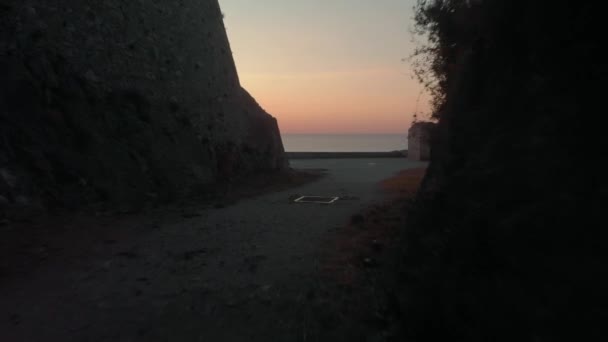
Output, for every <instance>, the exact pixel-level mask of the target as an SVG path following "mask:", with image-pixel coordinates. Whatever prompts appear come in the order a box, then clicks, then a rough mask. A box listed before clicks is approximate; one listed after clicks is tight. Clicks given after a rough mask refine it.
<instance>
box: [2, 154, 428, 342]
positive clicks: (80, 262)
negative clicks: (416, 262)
mask: <svg viewBox="0 0 608 342" xmlns="http://www.w3.org/2000/svg"><path fill="white" fill-rule="evenodd" d="M291 165H292V167H293V168H295V169H326V170H327V171H326V173H327V175H326V176H325V177H323V178H321V179H320V180H318V181H315V182H313V183H309V184H306V185H303V186H300V187H297V188H292V189H289V190H284V191H279V192H274V193H270V194H266V195H261V196H259V197H254V198H249V199H244V200H241V201H239V202H237V203H236V204H233V205H229V206H226V207H223V208H222V207H219V208H210V207H209V206H201V207H198V206H197V205H196V204H194V205H191V206H189V207H188V208H187V209H186V210H185V211H184V209H183V208H182V209H180V211H179V212H176V213H173V214H171V213H167V212H166V210H160V209H159V210H152V211H149V212H147V213H145V214H138V215H131V216H126V217H123V218H120V219H117V218H112V217H110V218H99V219H97V220H96V222H95V223H94V225H95V226H96V227H104V226H105V227H106V229H105V230H104V234H98V235H94V236H95V239H89V240H92V241H89V242H88V243H86V244H83V245H78V246H70V244H69V243H70V241H72V240H71V239H73V241H82V239H79V238H74V237H73V236H71V235H73V234H74V233H73V232H74V229H73V228H74V227H78V226H79V225H85V226H82V230H80V233H79V234H82V235H84V236H86V235H87V227H86V225H89V224H92V223H90V221H86V220H79V219H77V218H74V219H73V220H67V221H66V222H65V225H66V226H70V227H72V228H71V229H66V231H69V232H71V233H70V234H61V232H59V233H58V234H56V235H54V236H53V237H52V238H49V239H50V240H48V241H38V242H37V243H35V244H31V243H30V244H29V245H27V246H24V248H25V249H26V250H24V253H28V255H31V254H37V255H40V257H39V258H38V259H37V260H38V262H37V263H36V264H35V265H32V264H27V265H23V270H22V272H11V273H10V275H9V276H3V277H0V340H1V341H7V342H11V341H317V340H330V339H333V340H336V338H337V337H336V336H333V337H332V335H331V333H329V334H328V333H322V332H321V330H325V331H332V330H336V331H339V330H337V329H336V326H339V325H340V324H342V323H341V322H340V321H339V317H340V315H339V314H336V313H335V312H334V313H332V310H334V311H335V310H337V309H335V307H336V305H335V303H333V304H329V303H328V302H327V301H328V300H331V298H327V296H328V294H330V293H331V291H329V290H327V286H326V285H325V284H323V280H322V279H323V278H322V277H320V274H321V273H322V272H323V271H322V268H323V265H321V264H322V261H320V258H321V256H322V255H324V254H327V251H324V250H323V248H327V246H331V244H328V243H327V241H328V240H329V239H331V238H333V237H334V236H335V233H336V231H338V230H340V229H341V228H342V227H344V226H345V225H348V224H349V223H350V222H351V221H352V220H353V215H355V214H356V213H358V212H361V211H362V210H364V209H365V208H368V207H370V206H371V205H373V204H374V203H378V202H381V201H382V200H383V199H385V198H386V196H387V194H386V192H385V191H382V187H381V186H379V182H380V181H381V180H383V179H386V178H388V177H391V176H393V175H395V174H396V173H397V172H399V171H400V170H404V169H410V168H419V167H421V166H423V165H424V164H421V163H414V162H409V161H407V160H406V159H396V158H392V159H324V160H315V159H302V160H294V161H292V163H291ZM299 195H318V196H339V197H341V198H343V199H341V200H339V201H337V202H336V203H334V204H332V205H320V204H296V203H293V201H292V200H293V199H294V198H296V197H297V196H299ZM85 240H86V239H85ZM57 246H61V247H57ZM66 246H69V247H66ZM344 340H346V337H345V338H344ZM362 340H365V339H364V338H362Z"/></svg>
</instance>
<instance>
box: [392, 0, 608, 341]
mask: <svg viewBox="0 0 608 342" xmlns="http://www.w3.org/2000/svg"><path fill="white" fill-rule="evenodd" d="M440 3H441V4H442V5H443V7H440V8H435V9H433V10H432V11H430V12H429V13H430V15H431V16H430V18H431V19H432V20H433V23H434V24H436V25H437V26H434V27H438V28H439V34H437V37H440V38H441V39H442V40H441V42H442V45H440V49H438V50H436V51H438V53H445V55H443V56H440V57H444V58H446V59H447V61H448V63H446V64H447V65H448V66H449V68H448V71H447V72H446V73H445V74H444V76H445V80H446V84H447V87H446V88H447V89H446V94H445V98H446V101H445V103H444V105H443V107H442V108H441V109H442V112H440V113H437V114H438V116H439V124H438V127H437V130H436V132H435V139H434V140H435V141H434V144H433V149H432V152H431V163H430V165H429V169H428V172H427V175H426V177H425V180H424V182H423V185H422V188H421V191H420V193H419V196H418V198H417V200H416V203H415V205H414V209H413V210H412V211H411V212H410V215H409V222H408V226H407V236H406V238H405V240H404V241H405V245H406V246H405V247H406V257H405V258H404V259H403V261H404V264H405V265H406V267H405V268H406V269H407V270H406V273H407V278H408V280H407V282H408V283H407V286H406V288H407V290H408V291H409V292H408V291H404V292H408V293H407V294H406V296H407V305H404V307H406V310H405V312H406V313H405V317H404V325H405V326H407V329H408V330H409V333H410V334H411V335H412V336H411V339H412V340H416V341H441V340H444V341H445V340H452V341H570V340H589V339H597V338H598V337H600V336H604V335H606V333H605V331H604V328H603V327H604V322H605V320H606V319H607V317H608V310H606V308H607V307H608V306H606V304H605V301H604V300H603V299H601V298H602V297H603V293H604V292H605V289H606V287H607V286H608V283H607V281H606V279H608V276H607V274H606V268H605V267H604V266H603V265H605V260H606V253H605V246H606V242H607V241H608V234H607V230H606V229H604V227H603V225H602V224H601V223H599V224H598V223H597V222H603V219H602V213H603V212H604V209H603V208H602V206H603V203H604V201H605V200H604V199H605V198H606V197H607V196H606V195H607V193H608V187H607V186H606V185H607V183H606V177H605V175H606V172H607V170H606V163H604V162H601V159H602V156H604V155H605V153H604V152H603V151H601V149H600V148H599V147H600V146H603V144H602V142H601V140H602V139H603V136H604V134H603V133H601V130H603V126H602V125H598V121H597V117H598V116H597V115H596V113H597V108H601V107H602V105H601V104H600V103H601V102H602V98H603V96H602V94H601V92H603V89H604V88H605V86H604V83H605V75H606V74H607V70H608V69H607V67H606V63H605V58H604V53H603V52H601V50H602V48H603V47H602V45H603V44H602V43H601V42H602V41H603V35H604V34H603V30H602V29H601V28H600V25H601V23H602V20H601V18H600V17H599V16H601V15H603V14H601V13H603V12H602V11H601V10H600V9H599V4H598V3H596V2H589V1H583V2H576V3H575V2H570V1H530V2H524V1H520V2H518V1H501V0H486V1H477V2H466V1H440ZM462 18H466V20H461V19H462ZM564 23H568V24H567V25H565V24H564ZM589 337H591V338H589ZM600 339H601V338H600Z"/></svg>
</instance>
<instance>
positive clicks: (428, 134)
mask: <svg viewBox="0 0 608 342" xmlns="http://www.w3.org/2000/svg"><path fill="white" fill-rule="evenodd" d="M434 128H435V123H433V122H414V123H413V124H412V127H410V129H409V130H408V132H407V157H408V159H410V160H417V161H421V160H429V158H430V157H431V141H432V135H433V130H434Z"/></svg>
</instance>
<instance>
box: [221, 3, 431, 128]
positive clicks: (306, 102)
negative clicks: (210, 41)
mask: <svg viewBox="0 0 608 342" xmlns="http://www.w3.org/2000/svg"><path fill="white" fill-rule="evenodd" d="M414 4H415V0H324V1H322V0H300V1H296V0H220V5H221V7H222V11H223V12H224V13H225V19H224V22H225V25H226V29H227V32H228V37H229V39H230V42H231V46H232V51H233V55H234V58H235V61H236V64H237V69H238V70H239V75H240V78H241V83H242V84H243V86H244V87H245V88H247V89H248V90H249V91H250V92H251V93H252V95H253V96H254V97H256V99H257V100H258V102H260V104H261V105H262V106H263V107H264V108H266V109H267V110H268V111H269V112H271V114H273V115H275V116H276V117H277V118H278V119H279V124H280V126H281V128H282V130H283V131H286V132H300V133H315V132H324V133H328V132H329V133H336V132H344V133H353V132H362V133H363V132H366V133H383V132H402V131H405V130H407V128H408V126H409V123H410V122H411V115H412V114H413V111H414V107H415V102H416V98H417V97H418V94H419V92H420V86H419V85H418V84H417V83H416V82H415V81H414V80H412V79H411V78H410V76H411V72H410V70H409V66H408V65H407V64H406V63H403V62H402V61H401V59H402V58H404V57H407V56H409V55H410V54H411V53H412V51H413V48H414V47H413V43H412V42H411V39H412V37H411V33H410V28H411V26H412V16H413V13H412V8H413V6H414ZM420 107H421V108H423V109H424V108H426V107H427V106H426V103H421V105H420ZM328 118H331V120H328Z"/></svg>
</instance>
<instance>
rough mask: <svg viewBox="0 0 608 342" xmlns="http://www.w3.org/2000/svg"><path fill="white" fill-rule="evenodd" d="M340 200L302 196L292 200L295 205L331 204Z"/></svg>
mask: <svg viewBox="0 0 608 342" xmlns="http://www.w3.org/2000/svg"><path fill="white" fill-rule="evenodd" d="M338 199H340V198H339V197H324V196H302V197H299V198H297V199H295V200H294V202H296V203H319V204H332V203H334V202H335V201H337V200H338Z"/></svg>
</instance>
